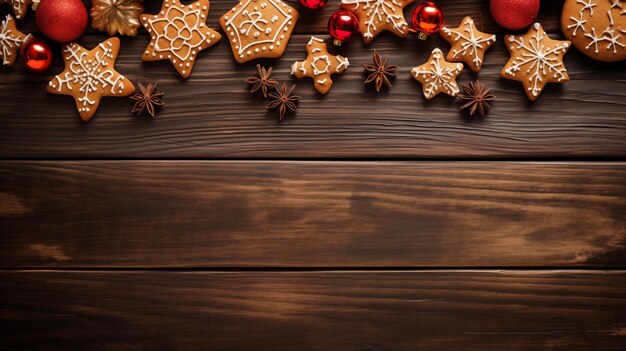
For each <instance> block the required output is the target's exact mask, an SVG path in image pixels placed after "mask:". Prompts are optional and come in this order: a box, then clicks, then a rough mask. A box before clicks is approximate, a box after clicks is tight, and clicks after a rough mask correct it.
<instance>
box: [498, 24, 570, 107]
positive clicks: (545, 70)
mask: <svg viewBox="0 0 626 351" xmlns="http://www.w3.org/2000/svg"><path fill="white" fill-rule="evenodd" d="M504 42H505V43H506V46H507V48H508V49H509V53H510V54H511V58H510V59H509V61H508V62H507V63H506V65H505V66H504V68H502V72H501V73H500V75H501V76H502V77H504V78H507V79H512V80H517V81H519V82H522V84H524V90H525V91H526V95H527V96H528V98H529V99H530V100H531V101H535V100H537V98H538V97H539V94H541V91H542V90H543V87H544V86H545V85H546V84H547V83H563V82H567V81H568V80H569V76H568V75H567V71H566V70H565V65H564V64H563V56H564V55H565V53H566V52H567V50H568V49H569V47H570V45H571V43H570V42H569V41H567V40H563V41H561V40H553V39H550V38H549V37H548V35H547V34H546V32H544V30H543V28H542V27H541V25H540V24H539V23H535V24H533V25H532V27H530V29H529V30H528V33H526V34H524V35H519V36H518V35H506V36H505V37H504Z"/></svg>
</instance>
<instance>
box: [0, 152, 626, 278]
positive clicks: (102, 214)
mask: <svg viewBox="0 0 626 351" xmlns="http://www.w3.org/2000/svg"><path fill="white" fill-rule="evenodd" d="M624 213H626V164H623V163H618V164H614V163H611V164H602V163H600V164H599V163H549V164H535V163H481V162H470V163H448V162H440V163H419V162H418V163H405V162H397V163H393V162H388V163H386V162H363V163H362V162H350V163H339V162H199V161H198V162H183V161H179V162H177V161H170V162H167V161H165V162H137V161H133V162H124V161H121V162H107V161H93V162H81V161H76V162H2V164H1V166H0V232H2V235H1V236H0V265H1V266H3V267H147V266H149V267H242V266H243V267H277V266H278V267H283V266H286V267H400V266H403V267H404V266H411V267H419V266H439V267H441V266H446V267H455V266H570V267H571V266H589V265H602V266H623V265H624V264H626V249H625V246H626V231H625V230H624V228H625V227H626V226H625V224H626V217H624Z"/></svg>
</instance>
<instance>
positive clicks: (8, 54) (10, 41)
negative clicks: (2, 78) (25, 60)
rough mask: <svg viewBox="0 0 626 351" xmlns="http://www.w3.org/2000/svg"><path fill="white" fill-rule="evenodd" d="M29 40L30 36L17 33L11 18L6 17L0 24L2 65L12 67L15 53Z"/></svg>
mask: <svg viewBox="0 0 626 351" xmlns="http://www.w3.org/2000/svg"><path fill="white" fill-rule="evenodd" d="M29 38H30V34H28V35H26V34H24V33H22V32H20V31H18V30H17V27H16V26H15V20H14V19H13V17H11V15H7V17H6V19H5V20H4V21H2V24H0V58H1V59H2V64H3V65H8V66H13V64H15V60H16V59H17V52H18V51H19V49H20V48H21V47H22V45H24V43H25V42H26V41H27V40H28V39H29Z"/></svg>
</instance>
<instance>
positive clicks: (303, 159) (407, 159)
mask: <svg viewBox="0 0 626 351" xmlns="http://www.w3.org/2000/svg"><path fill="white" fill-rule="evenodd" d="M77 161H84V162H99V161H104V162H118V161H139V162H171V161H181V162H188V161H198V162H229V161H236V162H289V161H291V162H441V163H445V162H459V163H463V162H466V163H470V162H494V163H495V162H512V163H515V162H518V163H524V162H525V163H541V162H577V163H624V162H626V157H610V156H597V157H518V158H515V157H492V158H480V157H465V158H463V157H430V158H426V157H317V158H314V157H311V158H307V157H230V158H186V157H171V158H168V157H165V158H163V157H162V158H132V157H121V158H106V157H102V158H99V157H91V158H71V157H67V158H65V157H58V158H1V157H0V162H77Z"/></svg>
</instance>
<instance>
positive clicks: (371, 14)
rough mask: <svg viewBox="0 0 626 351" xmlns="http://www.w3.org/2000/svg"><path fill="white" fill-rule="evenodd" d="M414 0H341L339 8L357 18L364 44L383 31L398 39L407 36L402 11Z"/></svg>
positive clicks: (407, 29) (407, 28)
mask: <svg viewBox="0 0 626 351" xmlns="http://www.w3.org/2000/svg"><path fill="white" fill-rule="evenodd" d="M413 1H415V0H341V8H344V9H346V10H350V11H352V12H354V14H355V15H356V16H357V17H358V18H359V29H360V31H361V34H363V41H365V43H366V44H369V43H371V42H372V40H373V39H374V37H375V36H377V35H378V34H379V33H380V32H382V31H384V30H388V31H390V32H393V33H394V34H395V35H397V36H399V37H403V38H404V37H406V36H407V35H409V25H408V24H407V23H406V20H405V19H404V14H403V13H402V10H403V9H404V7H405V6H407V5H409V4H411V3H412V2H413Z"/></svg>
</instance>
